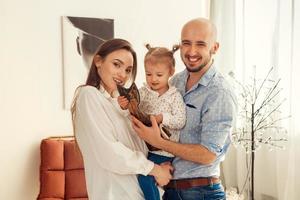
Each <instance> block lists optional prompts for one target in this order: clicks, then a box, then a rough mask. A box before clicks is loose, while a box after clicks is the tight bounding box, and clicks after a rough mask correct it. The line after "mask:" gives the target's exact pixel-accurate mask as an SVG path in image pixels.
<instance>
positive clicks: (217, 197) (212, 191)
mask: <svg viewBox="0 0 300 200" xmlns="http://www.w3.org/2000/svg"><path fill="white" fill-rule="evenodd" d="M163 200H226V195H225V192H224V189H223V186H222V185H221V183H215V184H213V185H207V186H198V187H192V188H189V189H185V190H179V189H173V188H172V189H166V190H165V193H164V195H163Z"/></svg>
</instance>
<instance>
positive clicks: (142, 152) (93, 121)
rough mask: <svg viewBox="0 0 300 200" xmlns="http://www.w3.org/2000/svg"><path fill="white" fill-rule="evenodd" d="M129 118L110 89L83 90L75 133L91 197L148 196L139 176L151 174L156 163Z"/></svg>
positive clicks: (135, 199)
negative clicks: (112, 95)
mask: <svg viewBox="0 0 300 200" xmlns="http://www.w3.org/2000/svg"><path fill="white" fill-rule="evenodd" d="M128 117H129V113H128V111H124V110H121V109H120V106H119V104H118V103H117V99H116V98H112V97H110V95H109V94H108V93H107V92H106V91H104V90H103V91H99V90H98V89H97V88H95V87H92V86H84V87H82V88H80V89H79V92H78V96H77V99H76V115H75V135H76V139H77V142H78V145H79V148H80V150H81V153H82V156H83V160H84V168H85V176H86V184H87V190H88V196H89V199H90V200H102V199H103V200H119V199H122V200H123V199H124V200H126V199H128V200H139V199H144V196H143V193H142V191H141V189H140V187H139V184H138V182H137V178H136V175H137V174H143V175H147V174H148V173H149V172H150V171H151V170H152V168H153V166H154V164H153V162H151V161H149V160H147V158H146V154H147V147H146V145H145V143H144V142H143V141H142V140H141V139H140V138H139V137H138V136H137V134H136V133H134V131H133V129H132V127H131V122H130V120H129V118H128Z"/></svg>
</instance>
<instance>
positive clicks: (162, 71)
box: [145, 62, 175, 95]
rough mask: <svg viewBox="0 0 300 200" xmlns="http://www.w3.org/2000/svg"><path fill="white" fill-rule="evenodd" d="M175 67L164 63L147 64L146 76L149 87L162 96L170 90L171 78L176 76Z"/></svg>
mask: <svg viewBox="0 0 300 200" xmlns="http://www.w3.org/2000/svg"><path fill="white" fill-rule="evenodd" d="M174 71H175V70H174V67H172V66H170V65H169V64H167V63H164V62H156V63H152V62H146V63H145V74H146V82H147V84H148V86H149V87H150V88H151V89H152V90H154V91H156V92H158V93H159V95H162V94H163V93H165V92H166V91H167V90H168V89H169V84H168V81H169V78H170V77H171V76H172V75H173V74H174Z"/></svg>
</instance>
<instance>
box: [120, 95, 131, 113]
mask: <svg viewBox="0 0 300 200" xmlns="http://www.w3.org/2000/svg"><path fill="white" fill-rule="evenodd" d="M118 103H119V105H120V107H121V108H122V109H123V110H126V109H127V108H128V104H129V101H128V99H127V98H126V97H124V96H118Z"/></svg>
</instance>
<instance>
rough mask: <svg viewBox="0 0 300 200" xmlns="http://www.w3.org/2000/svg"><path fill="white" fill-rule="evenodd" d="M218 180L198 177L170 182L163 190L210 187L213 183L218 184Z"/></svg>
mask: <svg viewBox="0 0 300 200" xmlns="http://www.w3.org/2000/svg"><path fill="white" fill-rule="evenodd" d="M220 182H221V181H220V179H219V178H215V177H200V178H190V179H178V180H171V181H170V182H169V183H168V184H167V185H166V186H165V187H164V188H165V189H168V188H172V189H183V190H184V189H188V188H192V187H197V186H207V185H212V184H214V183H220Z"/></svg>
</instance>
